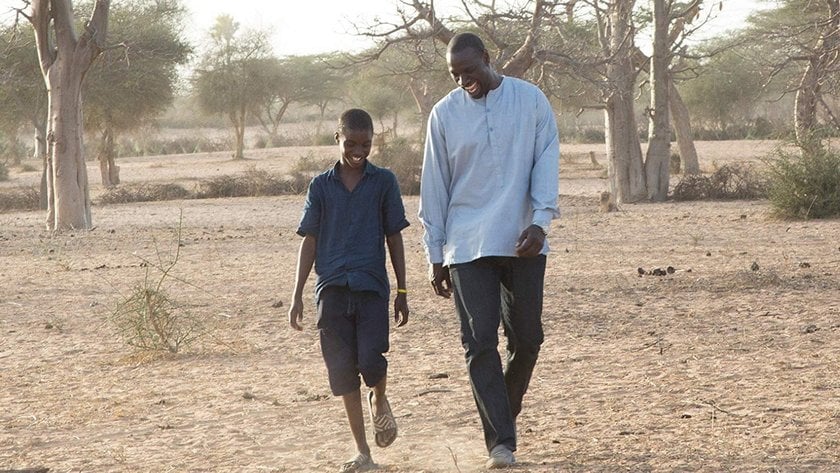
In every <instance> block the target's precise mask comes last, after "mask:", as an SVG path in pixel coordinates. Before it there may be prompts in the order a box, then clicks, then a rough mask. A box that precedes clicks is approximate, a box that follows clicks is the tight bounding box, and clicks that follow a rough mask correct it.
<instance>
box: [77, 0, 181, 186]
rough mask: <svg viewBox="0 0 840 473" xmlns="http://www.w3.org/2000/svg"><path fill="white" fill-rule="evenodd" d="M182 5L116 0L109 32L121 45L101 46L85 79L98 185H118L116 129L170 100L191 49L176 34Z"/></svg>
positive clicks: (131, 125) (167, 0)
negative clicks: (95, 141)
mask: <svg viewBox="0 0 840 473" xmlns="http://www.w3.org/2000/svg"><path fill="white" fill-rule="evenodd" d="M185 13H186V10H185V9H184V8H183V6H181V5H180V3H179V2H178V1H177V0H139V1H134V2H126V3H118V4H116V5H115V6H114V8H113V9H112V10H111V15H110V25H109V29H110V35H111V36H112V37H114V38H119V41H121V42H122V46H123V48H121V49H111V50H109V51H105V52H104V53H103V55H102V58H100V60H99V61H97V63H96V64H94V65H93V66H92V67H91V70H90V71H89V72H88V77H87V79H86V81H85V86H84V92H85V97H87V99H86V100H85V105H84V107H85V122H86V123H85V124H86V127H87V128H88V129H92V130H95V131H96V132H97V134H98V136H99V150H98V158H99V166H100V172H101V176H102V185H103V186H105V187H110V186H114V185H117V184H119V182H120V177H119V167H118V166H116V164H115V162H114V158H115V157H116V149H115V141H116V138H117V134H118V133H120V132H123V131H127V130H131V129H135V128H137V127H139V126H142V125H143V124H144V123H146V122H147V121H148V120H150V119H151V118H153V117H154V116H156V115H157V114H158V113H160V112H162V111H163V110H164V109H165V108H166V107H168V106H169V105H171V104H172V101H173V100H174V93H175V87H176V86H177V81H178V71H177V66H178V65H181V64H184V63H185V62H186V60H187V58H188V57H189V54H190V52H191V48H190V46H189V45H188V44H187V43H186V42H185V41H184V40H183V39H182V38H181V31H182V25H181V23H182V21H183V19H184V15H185Z"/></svg>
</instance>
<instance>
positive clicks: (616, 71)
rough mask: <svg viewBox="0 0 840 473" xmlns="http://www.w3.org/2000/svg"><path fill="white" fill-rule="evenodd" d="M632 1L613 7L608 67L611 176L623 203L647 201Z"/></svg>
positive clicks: (619, 0)
mask: <svg viewBox="0 0 840 473" xmlns="http://www.w3.org/2000/svg"><path fill="white" fill-rule="evenodd" d="M633 3H634V2H633V1H632V0H616V1H614V2H612V3H610V4H609V20H610V26H611V28H610V32H609V38H607V40H608V42H609V57H610V58H611V59H610V61H609V62H608V63H607V66H606V73H607V80H608V81H609V85H608V87H609V88H610V89H609V91H608V92H607V97H606V111H605V114H606V117H605V121H606V145H607V163H608V166H607V174H608V176H609V181H610V192H612V194H613V195H615V196H616V200H617V201H618V202H619V203H629V202H638V201H640V200H643V199H645V198H647V187H646V185H645V174H644V169H643V161H642V148H641V145H640V143H639V133H638V129H637V126H636V115H635V111H634V109H633V88H634V83H635V77H636V74H635V68H634V67H633V62H632V60H631V55H630V51H631V47H632V40H631V38H632V28H631V26H630V15H631V13H632V10H633Z"/></svg>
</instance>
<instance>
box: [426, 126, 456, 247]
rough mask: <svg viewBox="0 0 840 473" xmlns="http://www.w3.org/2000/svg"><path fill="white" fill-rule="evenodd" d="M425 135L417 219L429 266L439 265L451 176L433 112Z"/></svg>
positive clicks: (440, 131)
mask: <svg viewBox="0 0 840 473" xmlns="http://www.w3.org/2000/svg"><path fill="white" fill-rule="evenodd" d="M427 133H428V135H427V138H426V145H425V150H424V153H423V171H422V174H421V176H420V210H419V212H418V217H419V218H420V222H421V223H422V224H423V243H424V246H425V248H426V257H427V258H428V260H429V263H442V262H443V246H444V244H445V243H446V216H447V209H448V207H449V188H450V186H449V184H450V180H451V175H450V169H449V162H448V159H447V151H446V138H445V136H444V134H443V130H442V127H441V123H440V121H439V118H438V115H437V112H436V111H435V110H433V111H432V113H431V115H430V116H429V124H428V131H427Z"/></svg>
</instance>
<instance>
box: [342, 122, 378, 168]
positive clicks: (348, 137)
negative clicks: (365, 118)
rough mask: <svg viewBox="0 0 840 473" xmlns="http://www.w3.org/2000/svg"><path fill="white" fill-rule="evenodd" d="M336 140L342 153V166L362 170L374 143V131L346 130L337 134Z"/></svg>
mask: <svg viewBox="0 0 840 473" xmlns="http://www.w3.org/2000/svg"><path fill="white" fill-rule="evenodd" d="M335 139H336V141H337V142H338V148H339V150H340V151H341V164H342V166H347V167H348V168H349V169H361V168H363V167H364V165H365V161H366V160H367V157H368V155H370V150H371V146H372V143H373V131H372V130H345V131H344V132H343V133H336V134H335Z"/></svg>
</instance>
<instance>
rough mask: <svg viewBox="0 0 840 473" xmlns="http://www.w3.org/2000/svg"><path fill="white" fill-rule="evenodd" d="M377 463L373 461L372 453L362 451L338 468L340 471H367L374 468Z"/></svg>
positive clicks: (344, 472)
mask: <svg viewBox="0 0 840 473" xmlns="http://www.w3.org/2000/svg"><path fill="white" fill-rule="evenodd" d="M374 466H375V465H374V463H373V458H371V457H370V455H365V454H364V453H360V454H358V455H356V456H355V457H354V458H353V459H352V460H348V461H346V462H344V463H343V464H342V465H341V468H340V469H339V470H338V473H355V472H357V471H367V470H370V469H371V468H373V467H374Z"/></svg>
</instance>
